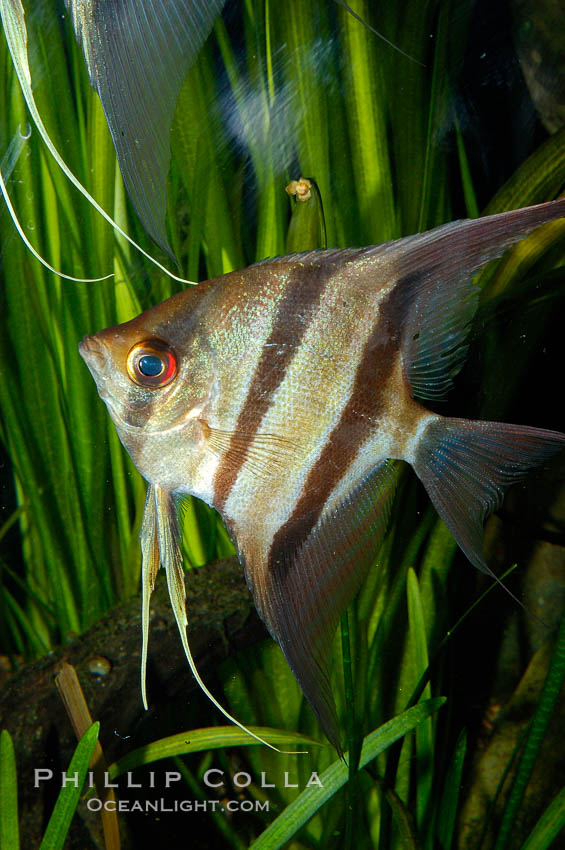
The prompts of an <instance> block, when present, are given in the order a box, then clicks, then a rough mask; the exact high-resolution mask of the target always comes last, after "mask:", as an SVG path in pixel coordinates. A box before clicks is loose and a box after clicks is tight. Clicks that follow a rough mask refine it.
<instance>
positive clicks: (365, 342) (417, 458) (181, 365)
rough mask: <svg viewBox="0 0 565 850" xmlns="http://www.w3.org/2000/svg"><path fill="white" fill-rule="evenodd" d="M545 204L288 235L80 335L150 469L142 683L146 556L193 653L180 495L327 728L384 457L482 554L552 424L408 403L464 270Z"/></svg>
mask: <svg viewBox="0 0 565 850" xmlns="http://www.w3.org/2000/svg"><path fill="white" fill-rule="evenodd" d="M562 216H565V201H554V202H551V203H547V204H542V205H539V206H534V207H529V208H526V209H523V210H516V211H513V212H508V213H503V214H500V215H493V216H488V217H485V218H481V219H476V220H468V221H458V222H453V223H451V224H446V225H444V226H442V227H438V228H436V229H435V230H432V231H429V232H427V233H422V234H418V235H415V236H409V237H407V238H404V239H399V240H396V241H393V242H389V243H387V244H384V245H377V246H374V247H369V248H356V249H348V250H324V251H312V252H308V253H304V254H292V255H290V256H287V257H282V258H278V259H274V260H269V261H266V262H262V263H258V264H257V265H254V266H251V267H249V268H246V269H243V270H242V271H236V272H232V273H231V274H227V275H224V276H222V277H218V278H215V279H213V280H208V281H206V282H205V283H201V284H199V285H198V286H197V287H194V288H191V289H187V290H186V291H184V292H181V293H180V294H178V295H174V296H173V297H172V298H169V299H168V300H167V301H165V302H164V303H162V304H159V305H158V306H156V307H153V308H152V309H150V310H147V311H146V312H145V313H142V314H141V315H140V316H138V317H137V318H135V319H133V320H132V321H130V322H126V323H125V324H122V325H119V326H117V327H112V328H108V329H107V330H103V331H100V332H99V333H97V334H95V335H94V336H88V337H86V338H85V340H84V341H83V342H82V344H81V346H80V353H81V354H82V356H83V357H84V359H85V361H86V363H87V365H88V367H89V369H90V371H91V372H92V375H93V376H94V379H95V381H96V384H97V386H98V392H99V394H100V396H101V398H102V399H103V400H104V401H105V403H106V405H107V407H108V410H109V412H110V416H111V417H112V419H113V421H114V423H115V425H116V428H117V430H118V434H119V436H120V439H121V441H122V443H123V444H124V446H125V448H126V449H127V451H128V452H129V454H130V455H131V457H132V459H133V462H134V463H135V465H136V466H137V468H138V469H139V471H140V472H141V474H142V475H143V476H144V477H145V478H146V479H147V481H148V482H149V485H150V486H149V489H148V494H147V501H146V506H145V514H144V519H143V525H142V532H141V545H142V550H143V577H142V581H143V663H142V667H143V675H142V680H143V682H144V679H145V663H146V651H147V630H148V620H149V598H150V594H151V591H152V589H153V585H154V582H155V576H156V573H157V570H158V568H159V565H160V564H162V565H163V566H164V567H165V568H166V571H167V579H168V583H169V590H170V594H171V600H172V604H173V608H174V611H175V615H176V618H177V623H178V626H179V629H180V632H181V636H182V640H183V644H184V647H185V651H186V652H187V656H188V657H189V661H190V662H191V666H192V667H193V665H192V659H191V658H190V652H189V649H188V643H187V638H186V624H187V619H186V611H185V591H184V578H183V568H182V557H181V555H180V547H179V526H178V520H177V513H176V501H178V497H182V495H183V494H192V495H193V496H196V497H198V498H199V499H203V500H204V501H205V502H207V503H208V504H209V505H212V506H213V507H214V508H217V510H218V511H219V512H220V514H221V515H222V517H223V519H224V521H225V523H226V526H227V528H228V531H229V533H230V535H231V537H232V539H233V541H234V543H235V545H236V547H237V551H238V555H239V558H240V560H241V563H242V564H243V566H244V569H245V574H246V577H247V581H248V584H249V587H250V588H251V591H252V593H253V596H254V600H255V604H256V606H257V609H258V611H259V613H260V615H261V617H262V618H263V620H264V621H265V623H266V625H267V627H268V629H269V631H270V633H271V634H272V636H273V637H274V638H275V640H277V641H278V643H279V644H280V646H281V648H282V650H283V652H284V654H285V656H286V658H287V660H288V663H289V664H290V666H291V668H292V670H293V673H294V675H295V676H296V679H297V680H298V682H299V684H300V686H301V688H302V690H303V692H304V694H305V696H306V697H307V699H308V700H309V701H310V703H311V705H312V707H313V708H314V710H315V712H316V713H317V715H318V717H319V719H320V721H321V724H322V726H323V728H324V730H325V731H326V733H327V735H328V737H329V738H330V740H331V741H332V742H333V743H334V744H336V746H338V747H339V731H338V725H337V718H336V711H335V706H334V701H333V697H332V694H331V690H330V685H329V677H328V666H329V660H330V659H329V651H330V647H331V643H332V637H333V634H334V632H335V629H336V625H337V623H338V621H339V618H340V616H341V614H342V613H343V611H344V609H345V607H346V606H347V604H348V603H349V602H350V601H351V599H352V597H353V596H354V594H355V593H356V592H357V590H358V589H359V586H360V585H361V583H362V582H363V579H364V577H365V575H366V573H367V570H368V569H369V567H370V566H371V565H372V564H373V563H374V561H375V557H376V555H377V552H378V549H379V545H380V543H381V542H382V538H383V534H384V532H385V530H386V526H387V519H388V516H389V513H390V506H391V500H392V495H393V490H394V481H395V474H394V468H393V465H392V464H391V462H390V460H391V459H399V460H404V461H407V462H408V463H409V464H411V465H412V467H413V469H414V471H415V472H416V474H417V475H418V476H419V478H420V480H421V481H422V483H423V484H424V487H425V488H426V490H427V492H428V494H429V496H430V498H431V500H432V502H433V504H434V505H435V507H436V509H437V512H438V513H439V515H440V516H441V518H442V519H443V520H444V522H445V523H446V525H447V526H448V528H449V529H450V531H451V533H452V534H453V537H454V538H455V540H456V541H457V543H458V544H459V546H460V547H461V549H462V550H463V552H464V553H465V555H466V556H467V557H468V559H469V560H470V561H471V563H473V564H474V565H475V566H476V567H478V568H479V569H480V570H483V571H485V572H490V570H489V567H488V566H487V564H486V563H485V561H484V560H483V555H482V536H483V522H484V520H485V517H486V516H487V515H488V514H489V513H490V512H491V511H493V510H494V509H496V508H497V506H498V505H499V504H500V501H501V498H502V493H503V490H504V488H505V487H506V486H507V485H509V484H512V483H513V482H515V481H517V480H519V479H520V478H522V477H523V476H524V475H525V473H526V472H527V470H528V469H530V468H531V467H533V466H535V465H537V464H540V463H542V462H543V461H544V460H545V459H546V458H548V457H550V456H551V455H552V454H553V453H554V452H556V451H557V450H558V449H560V448H562V447H563V446H564V445H565V435H563V434H560V433H557V432H555V431H547V430H540V429H536V428H529V427H521V426H517V425H505V424H500V423H494V422H479V421H469V420H466V419H453V418H446V417H443V416H440V415H438V414H436V413H432V412H430V411H429V410H427V409H426V406H425V404H426V402H428V401H433V402H436V401H438V400H440V399H443V398H444V397H445V395H446V393H447V392H448V390H449V389H450V387H451V384H452V379H453V377H454V375H455V374H456V373H457V372H458V370H459V369H460V368H461V366H462V364H463V361H464V358H465V353H466V346H465V341H466V338H467V335H468V332H469V328H470V324H471V321H472V318H473V315H474V313H475V310H476V307H477V300H478V290H477V287H476V285H475V284H474V283H473V281H472V276H473V274H474V273H475V272H476V271H477V270H478V269H479V268H480V267H481V266H483V265H484V264H485V263H486V262H487V261H488V260H491V259H492V258H494V257H497V256H499V255H500V254H502V253H503V252H504V251H505V250H506V248H508V246H510V245H511V244H512V243H513V242H515V241H517V240H518V239H520V238H521V237H523V236H524V235H526V234H527V233H528V232H529V231H531V230H532V229H533V228H535V227H537V226H538V225H540V224H543V223H544V222H547V221H550V220H552V219H555V218H559V217H562ZM193 669H194V667H193ZM143 696H144V701H145V685H144V684H143ZM232 719H233V718H232ZM236 722H237V721H236Z"/></svg>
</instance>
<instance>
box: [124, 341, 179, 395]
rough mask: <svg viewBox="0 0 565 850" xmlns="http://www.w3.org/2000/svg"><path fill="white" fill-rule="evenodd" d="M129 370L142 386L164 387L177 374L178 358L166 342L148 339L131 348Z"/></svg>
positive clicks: (133, 378)
mask: <svg viewBox="0 0 565 850" xmlns="http://www.w3.org/2000/svg"><path fill="white" fill-rule="evenodd" d="M127 370H128V375H129V376H130V378H131V379H132V381H134V382H135V383H136V384H139V386H140V387H155V388H158V387H164V386H166V384H169V383H170V382H171V381H172V380H173V378H174V377H175V375H176V374H177V358H176V355H175V353H174V352H173V351H172V350H171V348H169V346H168V345H167V343H166V342H163V341H162V340H160V339H146V340H144V341H143V342H138V343H136V344H135V345H134V346H133V348H132V349H131V350H130V352H129V354H128V357H127Z"/></svg>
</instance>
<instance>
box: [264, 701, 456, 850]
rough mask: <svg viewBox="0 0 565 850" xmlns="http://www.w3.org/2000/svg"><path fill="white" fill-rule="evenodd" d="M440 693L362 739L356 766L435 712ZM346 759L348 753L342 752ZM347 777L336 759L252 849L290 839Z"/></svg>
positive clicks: (275, 845)
mask: <svg viewBox="0 0 565 850" xmlns="http://www.w3.org/2000/svg"><path fill="white" fill-rule="evenodd" d="M444 702H445V699H444V698H442V697H439V698H436V699H431V700H428V701H426V702H422V703H420V704H419V705H417V706H414V707H413V708H409V709H408V711H405V712H404V713H403V714H400V715H398V716H397V717H394V718H393V719H392V720H389V721H388V723H385V724H384V725H383V726H381V727H380V728H379V729H376V730H375V731H374V732H371V734H370V735H367V737H366V738H365V739H364V741H363V747H362V748H361V757H360V759H359V767H360V768H362V767H365V765H367V764H369V762H371V761H372V760H373V759H375V758H376V757H377V756H378V755H379V753H382V752H383V751H384V750H386V749H387V747H390V745H391V744H393V743H394V742H395V741H398V740H399V738H402V737H403V736H404V735H406V734H407V733H408V732H410V731H411V730H412V729H416V728H417V727H418V726H419V724H420V723H423V722H425V720H426V719H427V718H428V717H430V716H431V715H432V714H434V713H435V712H436V711H437V710H438V709H439V708H441V706H442V705H443V704H444ZM345 760H346V761H347V753H345ZM347 779H348V768H347V764H345V763H344V762H343V761H341V759H338V760H337V761H335V762H334V763H333V764H332V765H331V766H330V767H328V769H327V770H325V771H324V773H323V774H321V775H320V783H321V786H322V787H319V786H317V785H316V787H310V788H306V789H305V790H304V791H303V792H302V793H301V794H300V796H299V797H297V799H296V800H295V801H294V802H293V803H291V804H290V805H289V806H287V808H286V809H285V811H284V812H283V813H282V814H281V815H279V817H278V818H277V819H276V820H275V821H273V823H272V824H271V825H270V826H269V827H268V828H267V829H266V830H265V832H263V833H262V834H261V835H260V836H259V838H258V839H257V840H256V841H254V842H253V844H252V845H251V847H252V848H253V850H264V848H269V850H276V848H278V847H282V846H283V844H284V843H285V842H286V841H289V840H290V839H291V838H292V837H293V836H294V835H295V834H296V833H297V832H298V830H299V829H300V828H301V827H302V826H304V824H305V823H307V821H308V820H309V819H310V818H311V817H312V816H313V815H314V814H316V812H317V811H318V810H319V809H320V808H321V807H322V806H323V805H324V804H325V803H326V802H327V801H328V800H330V799H331V798H332V797H333V795H334V794H335V793H336V791H338V790H339V789H340V788H341V787H343V785H345V783H346V782H347Z"/></svg>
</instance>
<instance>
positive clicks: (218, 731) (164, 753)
mask: <svg viewBox="0 0 565 850" xmlns="http://www.w3.org/2000/svg"><path fill="white" fill-rule="evenodd" d="M249 729H250V730H251V731H252V732H253V733H254V734H255V735H257V736H258V737H261V738H265V740H267V741H269V743H270V744H276V745H278V744H281V745H286V744H289V745H290V744H293V745H295V744H299V745H304V747H305V748H306V747H310V746H313V747H319V746H320V742H319V741H314V740H313V739H312V738H308V737H307V736H306V735H300V734H298V733H296V732H285V731H284V730H279V729H271V728H270V727H265V726H249ZM258 744H259V741H257V740H256V739H255V738H252V737H251V736H250V735H246V734H245V732H242V731H241V730H240V729H238V728H237V727H235V726H211V727H210V728H209V729H191V730H190V731H189V732H179V734H178V735H171V736H170V737H169V738H162V739H161V740H159V741H153V742H152V743H151V744H147V745H146V746H144V747H140V748H139V749H137V750H133V751H132V752H131V753H128V754H127V756H124V757H123V758H122V759H120V760H119V761H117V762H116V763H115V764H112V765H110V767H109V768H108V772H109V774H110V776H111V777H112V778H114V777H116V776H120V774H122V773H125V772H126V771H128V770H133V769H134V768H136V767H141V765H145V764H151V763H152V762H154V761H159V760H160V759H164V758H169V757H171V756H180V755H186V754H187V753H197V752H200V751H206V750H215V749H219V748H220V747H236V746H250V747H251V746H257V745H258ZM305 752H307V750H306V749H305Z"/></svg>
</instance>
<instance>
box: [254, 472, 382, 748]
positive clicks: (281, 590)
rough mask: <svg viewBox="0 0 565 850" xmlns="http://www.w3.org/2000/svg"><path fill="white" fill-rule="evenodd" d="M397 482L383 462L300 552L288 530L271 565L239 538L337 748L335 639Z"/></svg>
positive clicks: (278, 634)
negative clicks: (253, 555)
mask: <svg viewBox="0 0 565 850" xmlns="http://www.w3.org/2000/svg"><path fill="white" fill-rule="evenodd" d="M395 482H396V473H395V469H394V467H393V465H392V464H390V463H388V462H385V463H383V464H381V465H380V466H379V467H378V468H377V469H376V470H374V472H372V473H371V474H370V475H369V476H368V477H367V478H366V479H364V480H363V481H362V482H361V483H359V484H358V485H357V486H356V487H355V489H354V490H353V491H352V492H351V494H350V495H349V496H347V497H346V498H345V499H344V500H343V501H342V502H341V503H340V504H339V505H336V506H335V508H334V509H332V510H329V511H327V512H326V513H323V512H322V514H321V516H320V519H319V520H318V521H317V522H316V523H315V524H314V525H313V527H312V528H311V530H310V531H309V533H308V534H307V536H306V537H305V538H304V539H303V540H301V541H300V542H299V543H298V545H294V548H293V544H292V539H293V529H292V528H289V529H288V539H286V540H285V539H279V540H278V542H277V547H278V548H277V550H276V551H273V552H272V553H271V558H270V562H269V565H268V567H266V568H265V567H264V566H263V565H261V564H255V563H254V562H253V559H252V558H248V557H246V546H245V541H244V540H243V541H242V539H241V537H238V544H239V547H240V552H241V554H242V556H243V558H244V560H245V563H246V572H247V576H248V581H249V584H250V586H251V588H252V590H253V595H254V598H255V603H256V606H257V609H258V611H259V613H260V614H261V616H262V618H263V620H264V621H265V623H266V625H267V627H268V629H269V631H270V632H271V634H272V636H273V637H274V638H275V640H276V641H277V642H278V643H279V644H280V647H281V649H282V651H283V652H284V654H285V656H286V659H287V661H288V663H289V664H290V667H291V669H292V672H293V673H294V675H295V677H296V679H297V681H298V683H299V684H300V687H301V688H302V690H303V692H304V695H305V696H306V698H307V699H308V701H309V702H310V704H311V706H312V708H313V709H314V711H315V712H316V714H317V715H318V718H319V720H320V723H321V725H322V728H323V729H324V731H325V733H326V735H327V736H328V738H329V739H330V741H331V742H332V743H333V744H334V746H335V747H336V748H337V749H338V750H340V744H339V727H338V720H337V714H336V708H335V703H334V699H333V696H332V692H331V688H330V680H329V664H330V650H331V645H332V639H333V636H334V632H335V629H336V626H337V624H338V622H339V619H340V617H341V615H342V614H343V612H344V610H345V608H346V607H347V605H348V604H349V603H350V602H351V600H352V598H353V597H354V596H355V594H356V593H357V591H358V589H359V587H360V585H361V583H362V582H363V579H364V578H365V576H366V573H367V570H368V568H369V567H370V566H371V565H372V564H373V563H374V560H375V558H376V555H377V553H378V550H379V547H380V545H381V542H382V539H383V536H384V533H385V530H386V526H387V523H388V518H389V514H390V505H391V502H392V495H393V492H394V486H395ZM306 520H307V518H306ZM242 543H243V545H242ZM286 546H288V547H289V548H288V549H287V548H286Z"/></svg>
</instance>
